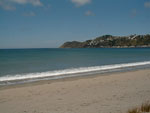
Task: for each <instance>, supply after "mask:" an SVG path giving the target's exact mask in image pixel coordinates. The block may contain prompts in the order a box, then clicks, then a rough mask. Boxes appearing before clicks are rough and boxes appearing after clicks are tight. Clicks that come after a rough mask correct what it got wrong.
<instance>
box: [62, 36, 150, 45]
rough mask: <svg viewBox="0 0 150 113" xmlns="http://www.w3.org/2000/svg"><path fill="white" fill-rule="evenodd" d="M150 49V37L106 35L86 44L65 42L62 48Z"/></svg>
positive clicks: (85, 42)
mask: <svg viewBox="0 0 150 113" xmlns="http://www.w3.org/2000/svg"><path fill="white" fill-rule="evenodd" d="M106 47H116V48H121V47H150V35H130V36H121V37H120V36H112V35H104V36H101V37H97V38H95V39H93V40H87V41H84V42H78V41H72V42H65V43H64V44H63V45H61V46H60V48H106Z"/></svg>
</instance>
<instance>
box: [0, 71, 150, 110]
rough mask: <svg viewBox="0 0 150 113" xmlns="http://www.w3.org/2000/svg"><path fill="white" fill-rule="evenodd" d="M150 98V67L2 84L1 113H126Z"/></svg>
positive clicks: (0, 94)
mask: <svg viewBox="0 0 150 113" xmlns="http://www.w3.org/2000/svg"><path fill="white" fill-rule="evenodd" d="M147 100H150V70H149V69H145V70H138V71H132V72H121V73H112V74H107V75H103V76H101V75H95V76H93V77H91V76H87V77H76V78H66V79H62V80H52V81H51V80H50V81H41V82H37V83H30V84H24V85H15V86H7V87H6V86H5V87H4V86H3V87H2V86H1V87H0V113H125V112H126V111H128V109H130V108H132V107H135V106H138V105H141V104H142V103H143V102H145V101H147Z"/></svg>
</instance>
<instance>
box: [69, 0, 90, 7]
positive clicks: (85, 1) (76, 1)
mask: <svg viewBox="0 0 150 113" xmlns="http://www.w3.org/2000/svg"><path fill="white" fill-rule="evenodd" d="M71 2H72V3H74V4H75V5H76V6H77V7H79V6H83V5H85V4H89V3H91V0H71Z"/></svg>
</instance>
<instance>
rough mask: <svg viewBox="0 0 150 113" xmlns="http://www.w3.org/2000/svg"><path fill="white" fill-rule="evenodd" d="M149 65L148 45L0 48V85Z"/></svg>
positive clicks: (149, 51)
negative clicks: (142, 46) (129, 46)
mask: <svg viewBox="0 0 150 113" xmlns="http://www.w3.org/2000/svg"><path fill="white" fill-rule="evenodd" d="M137 67H138V68H139V67H140V68H143V67H148V68H149V67H150V48H80V49H71V48H69V49H61V48H51V49H48V48H45V49H0V85H6V84H15V83H24V82H29V81H30V82H31V81H36V80H45V79H46V80H47V79H56V78H63V77H70V76H77V75H78V76H79V75H88V74H94V73H102V72H103V73H104V72H108V71H115V70H124V69H130V70H132V69H135V68H137Z"/></svg>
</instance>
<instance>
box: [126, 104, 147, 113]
mask: <svg viewBox="0 0 150 113" xmlns="http://www.w3.org/2000/svg"><path fill="white" fill-rule="evenodd" d="M148 112H150V102H149V101H147V102H145V103H143V104H142V105H141V106H140V107H135V108H133V109H130V110H128V112H127V113H148Z"/></svg>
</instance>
